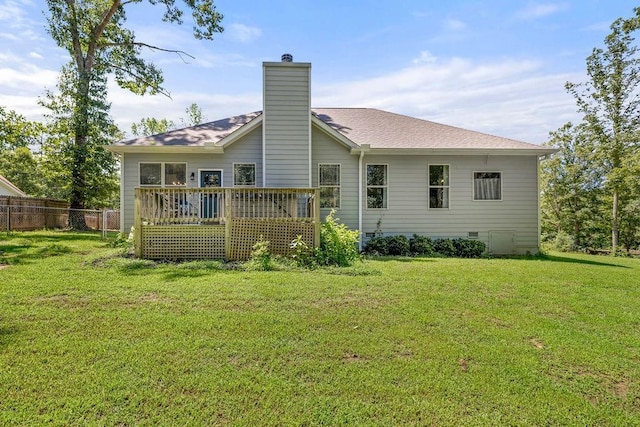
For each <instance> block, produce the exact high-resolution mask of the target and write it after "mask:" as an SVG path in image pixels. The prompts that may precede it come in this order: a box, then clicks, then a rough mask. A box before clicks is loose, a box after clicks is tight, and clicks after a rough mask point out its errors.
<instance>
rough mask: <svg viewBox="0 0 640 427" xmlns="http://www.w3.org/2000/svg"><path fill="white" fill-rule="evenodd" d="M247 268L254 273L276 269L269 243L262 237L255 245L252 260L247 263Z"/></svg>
mask: <svg viewBox="0 0 640 427" xmlns="http://www.w3.org/2000/svg"><path fill="white" fill-rule="evenodd" d="M246 268H247V270H254V271H271V270H274V269H275V264H274V260H273V256H272V255H271V251H270V250H269V241H268V240H265V239H264V238H263V237H262V236H260V240H258V241H257V242H256V243H255V244H254V245H253V247H252V250H251V258H250V259H249V261H247V262H246Z"/></svg>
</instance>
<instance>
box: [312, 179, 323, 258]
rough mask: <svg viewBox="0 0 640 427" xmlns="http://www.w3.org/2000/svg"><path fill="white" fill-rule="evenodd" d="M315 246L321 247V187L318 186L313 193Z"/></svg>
mask: <svg viewBox="0 0 640 427" xmlns="http://www.w3.org/2000/svg"><path fill="white" fill-rule="evenodd" d="M313 222H314V227H313V246H314V247H316V248H317V247H320V222H321V220H320V189H319V188H316V189H315V190H314V195H313Z"/></svg>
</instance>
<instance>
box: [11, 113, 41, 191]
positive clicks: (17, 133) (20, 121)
mask: <svg viewBox="0 0 640 427" xmlns="http://www.w3.org/2000/svg"><path fill="white" fill-rule="evenodd" d="M43 137H44V127H43V126H42V124H40V123H38V122H31V121H28V120H27V119H26V118H25V117H24V116H22V115H21V114H18V113H16V112H15V111H13V110H7V109H5V108H4V107H3V106H0V175H2V176H4V177H5V178H7V179H8V180H9V181H11V182H12V183H13V184H15V185H16V186H17V187H18V188H19V189H21V190H22V191H24V192H25V193H27V194H28V195H30V196H36V197H39V196H43V197H47V196H48V194H47V186H46V184H45V182H43V179H42V176H43V174H46V170H44V169H43V168H41V165H40V162H39V158H38V157H36V156H34V155H33V153H32V152H31V148H32V147H37V146H39V145H40V142H41V140H42V139H43Z"/></svg>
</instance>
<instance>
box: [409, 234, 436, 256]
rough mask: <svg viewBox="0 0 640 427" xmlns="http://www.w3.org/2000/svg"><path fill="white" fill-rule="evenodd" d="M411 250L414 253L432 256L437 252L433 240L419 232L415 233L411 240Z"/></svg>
mask: <svg viewBox="0 0 640 427" xmlns="http://www.w3.org/2000/svg"><path fill="white" fill-rule="evenodd" d="M409 250H410V251H411V254H413V255H427V256H432V255H433V254H434V253H435V252H434V250H433V241H432V240H431V239H430V238H428V237H426V236H418V235H417V234H414V235H413V237H412V238H411V240H409Z"/></svg>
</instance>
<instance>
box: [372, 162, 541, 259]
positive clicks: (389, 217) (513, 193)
mask: <svg viewBox="0 0 640 427" xmlns="http://www.w3.org/2000/svg"><path fill="white" fill-rule="evenodd" d="M376 162H380V163H387V164H388V165H389V169H388V174H389V193H388V209H380V210H371V209H364V214H363V230H362V231H363V233H368V232H374V231H375V230H376V228H377V223H378V221H380V223H381V226H380V228H381V230H382V232H383V233H384V234H385V235H390V234H406V235H407V236H411V235H412V234H413V233H416V234H421V235H425V236H429V237H432V238H438V237H467V235H468V232H478V238H479V239H480V240H482V241H483V242H485V243H488V239H489V232H490V231H515V232H516V250H517V252H518V253H526V252H527V251H531V252H535V251H537V248H538V184H537V182H538V176H537V168H538V166H537V158H536V156H375V155H367V156H365V164H366V163H376ZM429 164H448V165H450V170H449V173H450V193H449V196H450V205H449V209H428V204H429V201H428V183H427V173H428V165H429ZM474 171H475V172H477V171H499V172H501V173H502V200H501V201H474V200H473V172H474Z"/></svg>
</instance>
